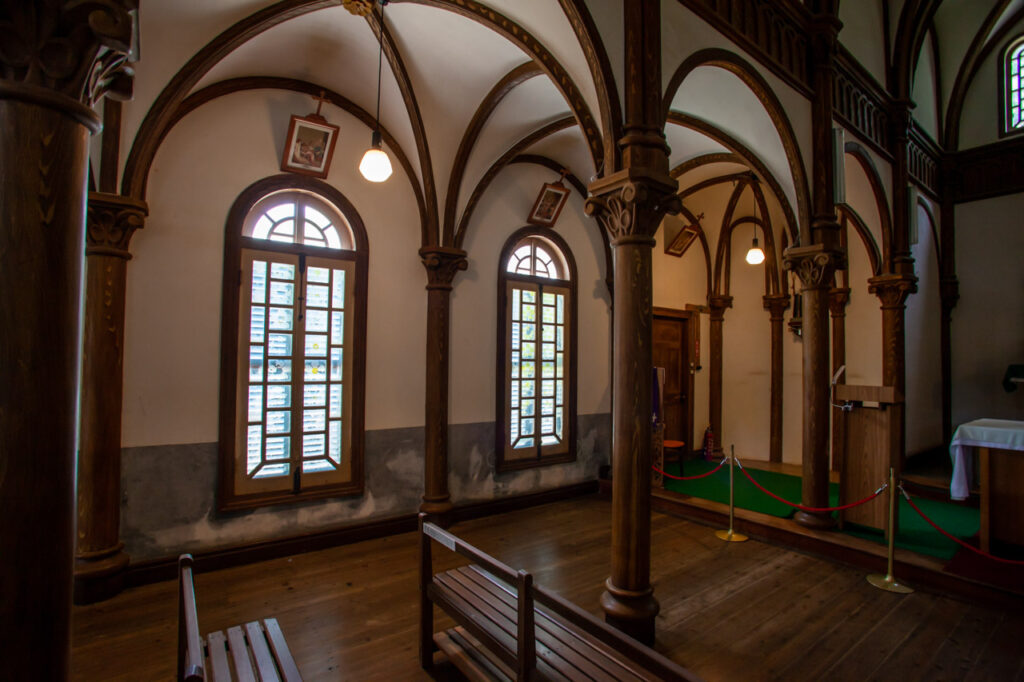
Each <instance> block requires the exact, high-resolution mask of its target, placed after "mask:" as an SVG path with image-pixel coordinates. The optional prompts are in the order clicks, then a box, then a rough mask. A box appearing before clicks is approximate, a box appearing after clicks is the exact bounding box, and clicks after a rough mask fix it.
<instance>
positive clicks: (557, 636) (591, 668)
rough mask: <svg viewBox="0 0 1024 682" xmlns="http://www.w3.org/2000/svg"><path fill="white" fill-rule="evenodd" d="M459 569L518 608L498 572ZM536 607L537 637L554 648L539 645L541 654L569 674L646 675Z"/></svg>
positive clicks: (633, 680) (636, 679)
mask: <svg viewBox="0 0 1024 682" xmlns="http://www.w3.org/2000/svg"><path fill="white" fill-rule="evenodd" d="M455 571H458V572H459V573H460V574H461V575H462V576H463V577H464V579H466V580H471V581H473V582H474V583H475V584H476V585H478V586H479V588H480V589H482V590H485V591H486V592H487V593H488V594H490V595H491V596H492V597H493V598H494V599H496V600H500V601H501V602H503V603H504V604H506V605H507V606H508V607H509V608H512V609H515V605H516V597H515V595H514V593H513V592H512V591H511V589H510V587H509V586H506V585H503V584H502V583H501V582H500V581H496V580H495V579H494V576H492V575H490V574H489V573H487V572H486V571H483V570H480V569H479V568H478V567H476V566H466V567H463V568H459V569H455ZM535 611H536V633H537V641H538V643H542V644H543V645H545V646H546V647H547V652H550V653H545V654H542V653H541V650H540V649H538V654H537V655H538V656H542V655H543V656H544V657H545V659H548V660H549V662H550V663H551V664H552V665H553V666H555V667H557V668H563V671H564V672H565V673H566V674H567V675H568V676H569V677H576V676H578V675H580V674H582V675H586V676H587V677H588V678H590V679H593V680H609V681H610V680H627V681H630V682H640V681H641V680H643V679H645V678H644V677H643V676H642V675H639V674H637V673H636V672H635V671H633V670H632V669H630V668H629V667H627V666H625V665H624V664H623V662H622V661H620V660H619V659H618V658H617V657H615V656H614V655H612V652H610V651H609V650H608V649H607V647H600V646H597V647H595V646H593V645H592V643H590V642H587V641H585V640H582V639H580V638H579V636H578V634H577V633H576V632H573V631H571V630H568V629H567V628H565V627H563V626H562V625H561V624H559V623H558V622H557V621H555V620H553V619H551V618H550V617H549V616H548V614H546V613H545V612H544V611H542V610H540V609H535ZM552 656H557V657H559V658H561V659H563V660H564V661H565V662H566V664H568V665H570V666H572V667H571V668H566V667H564V666H562V665H561V664H558V663H557V662H556V661H554V660H550V657H552ZM577 671H578V672H577Z"/></svg>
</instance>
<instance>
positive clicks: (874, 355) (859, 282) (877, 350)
mask: <svg viewBox="0 0 1024 682" xmlns="http://www.w3.org/2000/svg"><path fill="white" fill-rule="evenodd" d="M843 159H844V167H845V175H846V203H847V205H848V206H849V207H850V208H852V209H853V210H854V211H855V212H856V213H857V215H859V216H860V218H861V220H863V221H864V223H865V224H866V225H867V227H868V229H869V231H870V233H871V236H872V237H873V238H874V240H875V243H876V244H878V246H879V248H880V249H881V245H882V226H881V225H882V224H881V217H880V216H879V214H878V207H877V203H876V201H875V195H874V192H873V191H872V189H871V185H870V183H869V182H868V178H867V175H866V174H865V172H864V170H863V168H861V166H860V163H859V162H858V161H857V160H856V159H854V158H853V157H852V156H851V155H850V154H845V155H844V156H843ZM847 240H848V243H847V258H848V260H849V279H848V282H849V284H848V286H849V287H850V304H849V305H848V306H847V308H846V374H845V376H844V379H845V381H846V383H848V384H861V385H869V386H877V385H881V382H882V312H881V308H880V304H879V301H878V297H877V296H875V295H874V294H872V293H870V292H869V291H868V279H870V278H871V276H872V272H871V261H870V259H869V257H868V251H867V249H866V247H865V246H864V242H863V241H862V240H861V238H860V236H859V235H858V234H857V232H856V231H855V230H854V229H853V226H852V225H851V226H850V227H849V230H848V232H847Z"/></svg>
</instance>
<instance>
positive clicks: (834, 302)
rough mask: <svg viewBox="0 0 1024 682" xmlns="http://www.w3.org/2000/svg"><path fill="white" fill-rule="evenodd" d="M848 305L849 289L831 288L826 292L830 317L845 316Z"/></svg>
mask: <svg viewBox="0 0 1024 682" xmlns="http://www.w3.org/2000/svg"><path fill="white" fill-rule="evenodd" d="M849 304H850V288H849V287H833V288H832V289H830V290H829V292H828V311H829V312H830V313H831V314H832V317H843V316H844V315H846V306H848V305H849Z"/></svg>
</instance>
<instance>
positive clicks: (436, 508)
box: [420, 497, 454, 528]
mask: <svg viewBox="0 0 1024 682" xmlns="http://www.w3.org/2000/svg"><path fill="white" fill-rule="evenodd" d="M453 507H454V505H453V504H452V501H451V498H448V497H446V498H444V499H437V500H431V499H427V498H426V497H424V498H423V502H421V503H420V511H421V512H423V513H424V514H428V515H429V516H430V517H431V519H430V520H431V522H432V523H436V524H437V525H439V526H441V527H442V528H447V527H448V526H449V525H450V519H449V514H450V513H451V510H452V508H453Z"/></svg>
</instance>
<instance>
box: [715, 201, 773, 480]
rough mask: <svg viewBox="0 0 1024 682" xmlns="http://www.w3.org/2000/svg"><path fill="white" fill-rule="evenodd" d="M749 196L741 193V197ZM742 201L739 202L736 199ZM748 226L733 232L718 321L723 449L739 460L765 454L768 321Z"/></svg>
mask: <svg viewBox="0 0 1024 682" xmlns="http://www.w3.org/2000/svg"><path fill="white" fill-rule="evenodd" d="M747 195H749V192H745V193H744V196H747ZM741 201H742V200H741ZM750 243H751V232H750V226H749V225H743V226H741V227H739V228H738V229H737V231H736V232H734V233H733V235H732V257H731V269H732V272H731V287H730V293H731V294H732V308H731V309H729V310H727V311H726V313H725V321H724V322H723V324H722V433H721V434H720V435H719V434H716V435H719V437H720V439H721V443H722V446H723V447H726V448H727V447H729V445H731V444H735V446H736V456H737V457H739V458H740V459H741V460H742V459H744V458H746V459H760V460H767V459H768V456H769V454H770V450H769V447H768V445H769V435H770V430H771V429H770V397H771V325H770V323H769V321H768V312H767V311H766V310H765V309H764V304H763V301H762V297H763V296H764V294H765V288H764V271H765V265H764V264H762V265H750V264H749V263H747V262H746V260H745V257H746V254H747V249H749V248H750Z"/></svg>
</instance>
